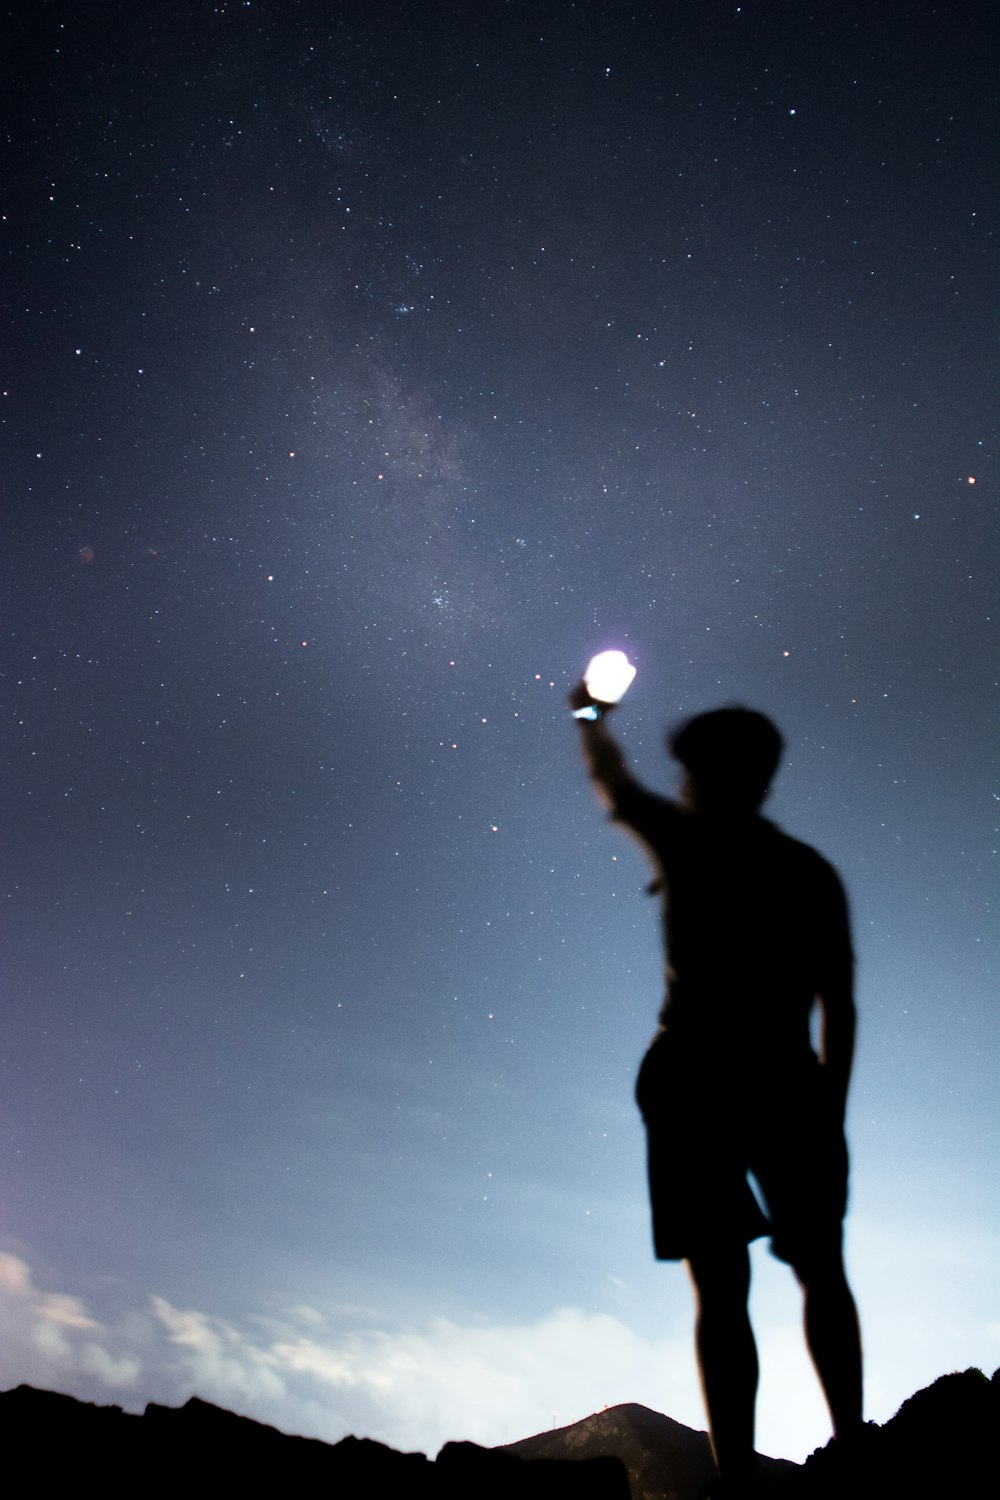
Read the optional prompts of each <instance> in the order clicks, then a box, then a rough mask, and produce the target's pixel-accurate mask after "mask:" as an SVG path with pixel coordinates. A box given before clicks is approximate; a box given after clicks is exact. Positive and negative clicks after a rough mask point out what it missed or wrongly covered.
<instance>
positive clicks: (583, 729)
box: [569, 682, 634, 808]
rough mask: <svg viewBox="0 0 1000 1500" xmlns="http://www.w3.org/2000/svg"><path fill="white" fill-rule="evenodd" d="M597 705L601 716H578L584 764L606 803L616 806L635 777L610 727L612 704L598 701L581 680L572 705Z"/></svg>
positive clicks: (609, 805)
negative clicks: (616, 801)
mask: <svg viewBox="0 0 1000 1500" xmlns="http://www.w3.org/2000/svg"><path fill="white" fill-rule="evenodd" d="M592 705H593V706H596V707H597V708H598V710H599V712H600V717H599V718H596V719H577V724H578V725H579V726H580V749H581V750H582V752H583V760H584V764H585V766H586V767H587V772H588V774H589V776H590V779H591V781H592V782H593V783H594V786H595V788H596V790H597V795H598V796H599V797H600V799H601V801H602V802H603V803H604V805H605V806H606V807H609V808H611V807H613V806H614V804H615V796H616V793H617V792H618V790H619V789H620V788H621V787H623V786H625V785H628V784H630V783H631V782H632V781H633V779H634V778H633V776H632V773H631V772H630V770H629V768H628V766H627V765H626V763H625V756H624V755H623V754H622V751H621V748H620V746H619V744H618V741H617V740H616V739H615V738H614V736H613V735H612V733H611V731H610V730H609V728H608V714H609V711H610V709H609V706H608V705H605V704H596V705H595V700H594V699H593V698H592V697H591V696H590V694H589V693H588V692H587V689H586V688H585V687H584V685H583V683H582V682H581V683H580V684H579V685H578V686H577V687H575V688H574V689H573V691H572V692H571V693H570V695H569V706H570V708H572V709H573V710H574V711H575V710H577V709H580V708H588V707H590V706H592Z"/></svg>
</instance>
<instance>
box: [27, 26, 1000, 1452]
mask: <svg viewBox="0 0 1000 1500" xmlns="http://www.w3.org/2000/svg"><path fill="white" fill-rule="evenodd" d="M987 10H988V8H987V7H977V6H969V5H965V4H958V3H938V4H930V3H926V0H908V3H906V4H899V3H894V0H886V3H885V4H883V5H880V6H877V7H872V6H870V5H860V4H857V3H854V0H836V3H830V0H816V3H815V4H809V5H806V4H799V3H792V0H785V3H782V0H772V3H760V0H752V3H748V4H744V5H733V4H728V3H715V0H704V3H697V4H696V3H676V4H665V3H661V4H648V3H647V4H637V5H635V6H627V7H623V6H618V5H613V4H610V3H599V0H593V3H588V0H578V3H575V4H574V3H570V0H563V3H550V0H532V3H526V0H509V3H500V0H497V3H495V4H491V5H489V6H485V7H472V6H468V5H465V4H459V3H456V0H442V3H412V4H403V3H396V4H384V3H378V0H373V3H366V4H364V5H362V4H360V3H356V0H341V3H333V0H328V3H320V0H280V3H279V0H254V3H252V4H251V3H238V0H230V3H220V4H214V5H213V4H210V3H193V0H178V3H176V4H171V5H170V6H161V5H156V6H154V5H145V4H119V3H113V0H108V3H98V4H94V5H88V6H70V5H58V4H55V3H51V0H34V3H32V4H31V5H30V6H29V5H26V4H19V5H14V6H12V7H9V9H8V24H7V28H6V30H7V35H8V37H9V38H13V41H12V42H9V44H8V47H7V49H6V51H7V65H8V69H9V75H10V76H9V79H8V82H7V84H6V86H5V90H4V94H3V98H4V106H3V108H4V114H5V121H4V133H5V137H6V143H7V170H6V173H5V177H6V188H5V192H4V195H3V209H4V219H3V230H4V236H3V256H4V270H3V276H2V278H0V295H2V298H3V303H4V316H3V322H2V326H3V339H4V346H5V347H4V355H5V357H4V362H3V363H4V375H3V394H2V407H0V410H2V416H3V422H4V442H3V448H2V464H3V493H4V522H5V523H4V542H3V548H2V554H0V562H2V567H3V574H4V606H3V641H4V648H3V653H2V706H3V715H2V725H3V745H2V764H3V768H4V769H3V775H2V781H0V796H2V799H3V814H4V816H3V823H4V827H5V830H6V838H5V852H4V855H3V896H4V913H5V921H4V940H3V957H2V968H3V992H4V996H5V999H4V1025H3V1030H2V1046H0V1331H2V1335H3V1336H2V1339H0V1383H2V1384H3V1385H4V1386H5V1387H6V1386H9V1385H12V1384H14V1383H16V1382H17V1381H20V1380H31V1381H33V1382H34V1383H36V1384H41V1385H47V1386H50V1387H53V1388H57V1389H61V1390H66V1391H70V1392H73V1393H74V1394H77V1395H80V1396H83V1397H86V1398H87V1399H90V1400H98V1401H115V1402H118V1403H119V1404H122V1405H124V1406H126V1407H128V1408H130V1409H141V1407H142V1406H143V1404H144V1403H145V1402H146V1401H147V1400H160V1401H168V1402H172V1403H176V1402H179V1401H183V1400H185V1399H186V1398H187V1397H188V1396H189V1395H190V1394H191V1393H192V1392H194V1391H197V1392H198V1393H199V1394H201V1395H203V1396H204V1397H206V1398H208V1399H211V1400H215V1401H219V1402H221V1403H222V1404H224V1405H227V1406H230V1407H233V1408H234V1409H236V1410H240V1411H244V1412H247V1413H249V1414H251V1415H254V1416H257V1417H259V1418H261V1419H263V1420H266V1421H269V1422H273V1423H275V1424H276V1425H278V1426H281V1427H284V1428H285V1429H286V1430H293V1431H305V1432H309V1433H313V1434H316V1435H319V1436H322V1437H325V1438H329V1439H337V1438H339V1437H341V1436H343V1434H344V1433H346V1432H348V1431H354V1432H357V1433H359V1434H364V1435H369V1436H373V1437H380V1438H383V1439H385V1440H387V1441H389V1442H392V1443H394V1444H395V1445H397V1446H404V1447H416V1448H421V1449H423V1450H424V1451H431V1452H433V1451H435V1448H436V1446H437V1445H438V1444H439V1443H440V1442H442V1441H444V1440H445V1439H446V1438H474V1439H476V1440H478V1441H481V1442H500V1441H506V1440H512V1439H515V1438H518V1437H522V1436H525V1435H526V1434H528V1433H530V1432H534V1431H538V1430H540V1429H544V1428H546V1427H548V1426H550V1425H552V1424H553V1423H563V1422H568V1421H571V1420H575V1419H577V1418H580V1417H583V1416H586V1415H587V1414H588V1413H589V1412H591V1411H592V1410H595V1409H597V1408H599V1407H600V1406H602V1405H604V1404H608V1403H614V1402H618V1401H630V1400H637V1401H642V1402H644V1403H645V1404H646V1405H649V1406H653V1407H656V1408H657V1409H659V1410H663V1411H667V1412H668V1413H669V1414H670V1415H672V1416H674V1417H675V1418H677V1419H678V1420H680V1421H686V1422H689V1423H690V1424H692V1425H696V1426H701V1425H703V1422H702V1415H701V1405H700V1397H699V1393H698V1389H697V1382H696V1378H695V1371H694V1363H693V1358H692V1353H691V1348H690V1325H691V1310H690V1298H689V1292H688V1286H687V1282H686V1278H685V1276H684V1273H683V1270H682V1269H680V1268H678V1267H674V1266H663V1265H657V1264H655V1263H654V1261H653V1258H652V1250H651V1244H650V1234H649V1225H648V1210H647V1204H646V1197H645V1183H644V1165H643V1142H642V1136H641V1131H640V1125H639V1121H638V1117H637V1114H636V1111H635V1107H634V1104H633V1101H632V1087H633V1080H634V1076H635V1072H636V1069H637V1065H638V1061H639V1059H640V1057H641V1055H642V1052H643V1050H644V1047H645V1045H646V1043H647V1042H648V1039H649V1037H650V1035H651V1033H652V1030H653V1027H654V1024H655V1017H656V1013H657V1010H658V1007H659V1002H660V998H661V996H660V973H659V971H660V963H661V958H660V953H659V949H658V932H657V914H656V910H655V905H654V903H653V902H652V901H650V900H648V899H647V898H646V897H645V896H644V894H643V888H644V885H645V882H646V879H647V872H646V868H645V865H644V863H643V861H642V859H641V857H640V855H639V853H638V851H637V850H636V849H635V848H634V847H633V846H632V845H631V844H630V843H629V842H628V840H627V839H625V838H623V837H622V835H621V834H620V833H619V832H618V831H617V830H615V829H614V828H612V827H610V826H608V824H607V822H606V820H605V819H604V817H603V815H602V813H601V811H600V809H599V807H598V806H597V804H596V802H595V800H594V798H593V796H592V793H591V791H590V788H589V786H588V785H587V783H586V780H585V777H584V774H583V771H582V767H581V765H580V764H579V759H578V753H577V745H576V734H575V731H574V729H573V726H572V723H571V721H570V719H569V716H568V713H567V710H566V706H565V699H566V693H567V690H568V689H569V687H570V686H571V684H572V683H573V681H574V680H575V679H576V677H577V676H578V675H579V673H580V671H581V669H582V667H583V665H584V663H585V662H586V660H587V658H588V657H589V656H590V654H591V653H592V652H593V651H596V650H598V649H602V648H605V647H621V648H624V649H625V650H627V651H628V653H629V655H630V657H631V658H632V660H633V661H634V662H635V663H636V665H637V667H638V676H637V678H636V681H635V683H634V685H633V687H632V688H631V689H630V691H629V694H628V698H627V700H626V704H625V706H624V707H623V709H622V712H621V714H620V716H619V720H618V725H619V729H620V732H621V736H622V739H623V741H624V743H625V745H626V747H627V750H628V753H629V756H630V759H631V761H632V764H633V765H634V767H635V769H636V771H637V774H639V775H640V776H641V777H642V778H643V779H644V780H645V781H647V782H648V783H649V784H651V785H653V786H655V787H658V788H660V789H663V790H669V789H670V788H671V786H672V785H673V771H672V769H671V766H670V765H669V763H668V762H667V761H666V759H665V758H664V755H663V748H662V737H663V731H664V728H665V727H666V726H667V725H668V724H670V723H673V722H676V720H677V719H679V718H681V717H683V716H684V715H686V714H689V713H692V712H695V711H698V710H701V709H705V708H711V707H715V706H717V705H718V704H720V703H723V702H731V701H741V702H746V703H749V704H751V705H753V706H755V707H758V708H761V709H762V710H764V711H765V712H767V713H769V714H771V715H773V717H774V718H775V719H776V721H777V722H778V723H779V724H780V725H781V727H782V729H783V731H784V733H785V736H786V739H787V741H788V747H789V748H788V755H787V761H786V765H785V768H784V771H783V773H782V775H781V777H780V779H779V781H778V784H777V786H776V789H775V793H774V796H773V798H772V801H771V804H770V805H769V806H770V811H771V813H772V815H773V816H774V818H775V819H776V821H778V822H779V823H780V824H781V825H782V826H783V827H786V828H787V829H788V830H789V831H790V832H793V833H795V834H796V835H797V836H798V837H801V838H804V839H806V840H808V841H810V842H813V843H815V844H816V845H817V846H818V847H819V848H821V849H822V850H823V852H824V853H825V854H826V855H827V856H828V857H829V858H831V859H832V860H833V861H834V862H835V863H836V865H837V866H838V868H839V869H840V870H841V872H842V874H843V877H844V880H845V883H846V885H847V888H848V890H849V892H850V896H851V901H852V906H853V912H854V921H855V929H856V942H857V949H858V960H859V965H858V977H859V1006H860V1015H861V1021H860V1041H859V1057H858V1064H857V1070H856V1078H855V1085H854V1090H853V1094H852V1100H851V1107H850V1122H849V1123H850V1134H851V1140H852V1147H853V1153H854V1164H855V1171H854V1187H853V1200H852V1213H851V1217H850V1221H849V1228H848V1260H849V1266H850V1270H851V1275H852V1278H853V1281H854V1284H855V1287H856V1290H857V1294H858V1300H859V1303H860V1308H861V1314H862V1322H863V1327H864V1333H865V1339H866V1346H867V1353H868V1370H869V1402H868V1405H869V1415H870V1416H873V1417H875V1418H878V1419H885V1418H886V1417H887V1416H889V1415H891V1414H892V1412H893V1411H894V1410H895V1408H896V1406H898V1404H899V1402H900V1401H902V1400H903V1399H904V1398H905V1397H906V1396H907V1395H909V1394H910V1393H911V1392H912V1391H913V1390H914V1389H915V1388H916V1387H917V1386H919V1385H920V1384H922V1383H926V1382H927V1381H929V1380H931V1379H933V1378H934V1377H936V1376H937V1375H939V1374H941V1373H942V1372H943V1371H945V1370H947V1369H951V1368H962V1367H965V1366H967V1365H970V1364H978V1365H980V1366H982V1367H984V1368H987V1369H992V1368H993V1366H994V1365H996V1364H997V1363H998V1361H1000V1307H998V1304H997V1300H996V1286H995V1282H994V1268H995V1265H996V1263H997V1259H998V1250H1000V1246H998V1239H1000V1213H998V1194H997V1183H996V1176H995V1160H996V1155H997V1146H998V1142H997V1114H996V1090H995V1080H996V1076H997V1065H998V1060H1000V1059H998V1055H997V1054H998V1049H997V1041H996V1025H995V1019H994V1012H993V1005H992V1000H993V992H992V987H991V983H990V978H991V963H992V965H993V974H994V975H995V961H996V946H995V935H996V928H995V913H991V909H990V897H991V895H993V894H994V892H995V879H996V876H995V852H996V832H995V830H996V812H997V794H996V789H995V782H993V781H992V780H991V775H992V771H993V756H992V755H991V750H992V747H993V744H995V728H996V697H995V688H996V682H995V673H994V672H993V670H992V668H993V666H994V663H995V650H994V649H993V648H995V644H996V641H995V631H994V624H993V621H992V619H991V606H992V604H993V594H994V590H995V579H996V558H997V556H998V551H1000V537H998V527H997V522H996V518H995V508H996V498H995V496H996V472H997V471H996V462H995V409H996V408H995V352H994V332H995V321H994V319H995V299H994V297H993V292H994V287H995V281H994V278H993V276H992V275H991V272H992V271H993V269H994V268H993V267H992V266H991V263H990V249H991V243H992V241H991V218H990V215H991V210H992V207H993V202H994V192H993V188H992V185H993V184H994V183H995V168H996V162H995V160H994V159H992V157H991V142H992V140H993V139H994V137H995V134H996V131H995V120H994V119H993V118H992V111H991V106H990V100H991V94H992V93H993V90H994V84H995V76H996V70H995V60H996V49H995V43H996V37H995V35H993V34H991V33H990V30H989V22H988V20H987V18H986V12H987ZM991 559H992V562H991ZM994 984H995V978H994ZM707 1107H711V1101H707ZM754 1266H755V1278H756V1279H755V1290H754V1303H753V1308H754V1315H755V1318H756V1321H757V1326H758V1331H759V1335H760V1342H761V1346H762V1355H763V1362H764V1378H763V1384H762V1390H761V1402H760V1424H759V1442H760V1445H761V1447H762V1448H763V1449H765V1450H766V1451H771V1452H780V1453H784V1454H786V1455H787V1456H789V1457H793V1458H800V1457H802V1456H803V1455H804V1454H805V1453H806V1452H808V1451H809V1449H810V1448H811V1447H813V1446H815V1445H816V1444H818V1443H821V1442H823V1441H825V1439H826V1437H827V1436H828V1429H827V1426H826V1419H825V1416H824V1413H823V1409H822V1406H821V1402H820V1398H819V1396H818V1393H817V1392H816V1390H815V1387H814V1382H813V1381H812V1377H811V1372H810V1370H809V1367H808V1366H807V1364H806V1360H805V1355H804V1353H803V1351H802V1348H801V1337H800V1333H799V1328H798V1323H799V1303H798V1295H797V1292H796V1290H795V1287H794V1284H793V1282H792V1279H791V1277H790V1276H789V1275H788V1273H787V1271H786V1270H785V1269H784V1268H782V1267H779V1266H777V1265H775V1264H774V1263H773V1262H772V1261H771V1260H770V1258H769V1256H768V1254H767V1251H766V1248H765V1247H764V1246H758V1247H756V1248H755V1251H754Z"/></svg>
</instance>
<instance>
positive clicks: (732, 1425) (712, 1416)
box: [687, 1245, 759, 1482]
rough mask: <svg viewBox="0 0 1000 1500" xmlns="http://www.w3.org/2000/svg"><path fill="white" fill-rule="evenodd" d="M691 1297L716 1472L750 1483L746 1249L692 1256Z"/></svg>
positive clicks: (751, 1387) (751, 1374)
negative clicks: (692, 1293)
mask: <svg viewBox="0 0 1000 1500" xmlns="http://www.w3.org/2000/svg"><path fill="white" fill-rule="evenodd" d="M687 1268H688V1272H689V1274H690V1277H691V1282H692V1285H693V1287H694V1294H695V1352H696V1354H697V1356H698V1370H699V1373H700V1375H701V1389H702V1394H703V1396H704V1399H705V1411H706V1414H707V1416H708V1435H709V1438H710V1439H711V1443H712V1452H713V1454H714V1455H715V1466H716V1468H717V1469H718V1471H719V1473H720V1474H723V1475H725V1477H726V1478H727V1479H733V1480H735V1481H737V1482H743V1481H749V1480H751V1479H752V1477H753V1474H754V1471H755V1465H756V1457H755V1453H754V1414H755V1407H756V1402H757V1378H758V1373H759V1371H758V1364H757V1345H756V1344H755V1342H754V1336H753V1329H752V1328H751V1326H750V1314H749V1310H748V1302H749V1297H750V1253H749V1250H748V1249H747V1247H746V1245H737V1246H735V1247H727V1248H725V1249H713V1250H708V1251H704V1252H702V1253H700V1254H698V1255H693V1256H691V1257H690V1258H689V1259H688V1261H687Z"/></svg>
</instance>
